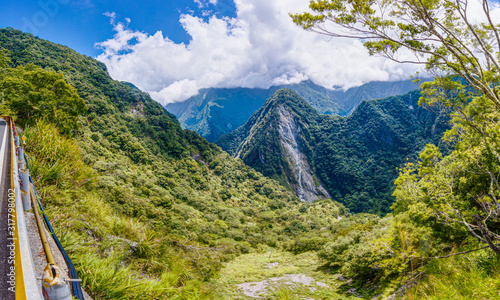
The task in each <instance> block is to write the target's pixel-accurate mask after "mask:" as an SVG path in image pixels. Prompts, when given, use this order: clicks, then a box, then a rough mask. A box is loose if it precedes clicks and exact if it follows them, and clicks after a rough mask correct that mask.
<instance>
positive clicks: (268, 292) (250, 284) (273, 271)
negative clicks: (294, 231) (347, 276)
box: [215, 248, 358, 299]
mask: <svg viewBox="0 0 500 300" xmlns="http://www.w3.org/2000/svg"><path fill="white" fill-rule="evenodd" d="M320 265H321V264H320V262H319V260H318V257H317V255H316V253H314V252H306V253H302V254H299V255H294V254H292V253H290V252H283V251H280V250H277V249H272V248H265V249H263V250H261V251H260V252H254V253H249V254H244V255H241V256H239V257H237V258H236V259H234V260H232V261H230V262H228V263H226V264H225V266H224V268H223V269H222V270H221V271H220V277H219V278H218V279H217V280H216V282H215V284H216V286H218V291H217V296H218V298H219V299H358V298H357V297H355V296H354V295H353V296H345V295H342V294H340V292H338V291H339V288H340V287H341V286H343V285H344V286H345V285H346V282H345V281H342V280H340V279H339V277H338V275H335V274H332V273H331V272H330V271H331V270H329V269H328V268H322V267H320V268H318V266H320ZM340 278H341V277H340Z"/></svg>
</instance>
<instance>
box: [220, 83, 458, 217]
mask: <svg viewBox="0 0 500 300" xmlns="http://www.w3.org/2000/svg"><path fill="white" fill-rule="evenodd" d="M419 97H420V91H418V90H415V91H413V92H410V93H408V94H405V95H401V96H394V97H389V98H385V99H377V100H371V101H363V102H361V104H360V105H359V106H358V108H357V109H356V110H355V111H354V112H353V113H352V115H350V116H348V117H340V116H329V115H320V114H318V112H317V111H316V110H315V109H314V108H313V107H312V106H311V105H310V104H309V103H308V102H307V101H305V100H304V99H303V98H301V97H300V96H299V95H298V94H297V93H295V92H294V91H292V90H288V89H284V90H281V91H278V92H277V93H275V94H274V95H273V96H272V97H270V98H269V99H268V100H267V102H266V103H265V104H264V105H263V106H262V107H261V108H260V109H259V110H258V111H256V112H255V113H254V114H253V115H252V116H251V117H250V119H249V120H248V121H247V123H245V124H244V125H243V126H241V127H239V128H238V129H236V130H234V131H233V132H232V133H230V134H228V135H225V136H222V137H221V138H220V139H219V141H218V142H217V144H218V145H219V146H221V147H222V149H224V150H226V151H227V152H228V153H230V154H232V155H237V157H239V158H241V159H242V160H243V161H244V162H245V163H246V164H247V165H249V166H251V167H253V168H255V169H256V170H257V171H259V172H261V173H262V174H264V175H266V176H269V177H271V178H274V179H276V180H278V181H280V182H281V183H282V184H283V185H285V186H286V185H287V184H289V185H293V182H291V179H290V178H291V175H290V174H291V172H297V170H295V169H294V168H296V167H295V166H291V165H290V164H289V163H288V159H287V154H286V153H285V152H284V151H283V148H284V147H283V146H282V143H283V141H282V138H281V136H280V132H279V128H280V122H282V121H281V120H280V116H279V112H278V110H279V107H280V106H286V107H288V108H289V109H290V111H291V112H293V118H294V120H295V122H297V123H298V124H299V126H300V130H299V132H297V135H298V139H299V144H300V145H299V146H300V151H301V152H303V153H304V154H305V155H306V157H307V158H308V161H309V163H310V164H311V167H312V168H313V170H314V173H315V175H316V177H317V178H318V181H319V182H321V183H322V184H323V186H324V187H325V188H326V190H327V191H328V192H329V194H330V196H331V197H332V199H334V200H336V201H339V202H341V203H342V204H344V205H345V206H346V207H347V208H349V210H350V211H352V212H370V213H379V214H380V213H381V214H385V213H388V212H390V206H391V205H392V203H393V202H394V197H393V196H392V193H393V191H394V180H395V179H396V178H397V177H398V170H397V168H399V167H402V166H403V165H404V163H405V162H406V161H412V162H415V161H417V159H418V154H419V152H421V151H422V150H423V148H424V146H425V144H426V143H434V144H436V145H438V146H440V147H441V148H442V150H443V151H445V152H446V151H448V149H449V148H450V146H451V144H447V143H444V142H441V137H442V135H443V133H444V131H445V130H446V129H447V128H449V125H448V121H449V118H448V117H447V115H446V114H445V113H444V112H440V111H438V112H437V113H432V112H430V111H427V110H425V109H423V108H421V107H419V106H418V99H419Z"/></svg>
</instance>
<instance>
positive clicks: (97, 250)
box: [24, 121, 211, 299]
mask: <svg viewBox="0 0 500 300" xmlns="http://www.w3.org/2000/svg"><path fill="white" fill-rule="evenodd" d="M24 134H25V135H26V136H27V137H28V144H27V147H26V149H27V153H28V155H29V162H30V170H31V174H32V176H33V178H34V180H35V183H36V185H37V187H38V189H39V192H40V194H41V195H42V198H43V201H44V202H45V204H46V205H45V206H46V210H47V213H48V215H49V218H50V219H51V222H52V223H53V225H54V228H55V231H56V233H57V234H58V236H59V238H60V240H61V243H62V244H63V246H64V247H65V249H66V251H67V252H68V254H69V256H70V258H71V259H72V260H73V263H74V264H75V267H76V268H77V271H78V275H79V277H80V278H81V279H82V285H83V287H84V288H85V289H86V291H87V292H88V293H89V294H90V295H91V296H92V297H93V298H94V299H206V298H209V297H210V295H211V293H210V292H206V291H203V288H202V283H201V282H200V281H199V280H198V279H197V278H196V276H195V274H193V271H192V270H191V269H190V267H189V264H188V263H187V259H186V258H183V257H181V256H180V255H179V254H178V253H176V252H175V251H174V250H172V248H171V247H169V246H168V241H167V237H168V235H167V234H166V233H161V232H155V231H153V230H152V229H151V228H150V227H149V224H148V223H147V220H146V221H141V220H140V219H137V218H132V217H129V216H125V215H122V214H120V213H119V212H117V211H115V209H114V208H113V207H112V206H111V204H110V203H109V202H108V201H106V197H107V196H109V195H108V194H107V193H108V191H106V190H103V189H100V190H99V189H98V188H96V187H95V186H94V185H93V179H94V175H93V171H92V169H91V168H90V167H88V166H87V165H85V163H84V162H83V161H82V159H81V154H80V149H79V147H78V143H77V141H75V140H74V139H71V138H68V137H64V136H61V135H60V134H59V132H58V131H57V128H56V127H55V126H54V125H52V124H50V123H47V122H45V121H39V122H38V123H37V124H36V126H33V127H29V128H27V129H26V131H25V132H24Z"/></svg>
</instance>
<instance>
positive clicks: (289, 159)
mask: <svg viewBox="0 0 500 300" xmlns="http://www.w3.org/2000/svg"><path fill="white" fill-rule="evenodd" d="M317 118H319V115H318V114H317V113H316V111H315V110H314V108H312V106H311V105H309V104H308V103H307V102H306V101H305V100H304V99H302V98H300V96H298V94H297V93H296V92H294V91H292V90H289V89H281V90H278V91H277V92H276V93H274V95H273V96H272V97H271V98H269V99H268V100H267V101H266V103H265V104H264V106H262V107H261V108H260V109H259V110H258V111H256V112H255V113H254V114H253V115H252V116H251V117H250V119H249V121H248V122H247V123H245V125H243V126H241V127H240V128H238V129H236V130H235V131H234V132H233V133H231V134H229V135H227V136H222V137H221V138H220V139H219V141H218V144H219V145H220V146H221V147H222V148H223V149H224V150H226V151H228V152H229V153H230V154H232V155H234V156H235V157H236V158H241V159H242V160H243V161H244V162H245V163H246V164H247V165H249V166H252V167H253V168H255V169H256V170H257V171H259V172H261V173H262V174H265V175H267V176H270V177H272V178H275V179H277V180H279V181H281V182H282V183H283V184H285V185H288V186H290V187H291V188H292V190H293V191H294V192H295V193H296V195H298V196H299V198H300V199H301V200H302V201H308V202H313V201H315V200H317V199H321V198H329V195H328V193H327V192H326V191H325V190H324V188H323V187H322V186H321V184H320V183H319V181H318V179H317V178H316V177H315V175H314V172H313V170H312V168H311V164H310V162H309V160H310V158H311V157H312V155H311V154H312V153H313V152H314V147H315V146H316V145H315V144H314V137H312V136H311V134H310V132H309V130H308V128H309V127H310V126H311V124H316V122H317V120H316V119H317Z"/></svg>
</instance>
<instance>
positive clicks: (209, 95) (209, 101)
mask: <svg viewBox="0 0 500 300" xmlns="http://www.w3.org/2000/svg"><path fill="white" fill-rule="evenodd" d="M281 88H289V89H291V90H294V91H296V92H297V93H298V94H299V95H300V96H301V97H302V98H304V99H305V100H306V101H307V102H309V104H311V105H312V107H314V108H315V109H316V110H317V111H318V113H319V114H327V115H340V116H348V115H350V114H351V113H352V112H353V111H354V109H356V107H357V106H358V105H359V104H360V103H361V101H362V100H371V99H376V98H385V97H389V96H395V95H402V94H405V93H407V92H409V91H411V90H414V89H416V88H418V85H417V84H416V83H414V82H412V81H411V80H407V81H397V82H369V83H366V84H364V85H362V86H359V87H353V88H350V89H348V90H343V89H335V90H330V89H326V88H324V87H322V86H319V85H317V84H315V83H313V82H312V81H310V80H307V81H303V82H300V83H297V84H290V85H281V86H272V87H270V88H269V89H257V88H254V89H250V88H208V89H202V90H200V92H199V93H198V94H197V95H196V96H193V97H191V98H189V99H187V100H186V101H184V102H178V103H171V104H167V105H166V106H165V108H166V109H167V110H168V111H170V112H171V113H173V114H174V115H175V116H176V117H177V118H178V120H179V122H180V123H181V125H182V127H183V128H187V129H190V130H194V131H196V132H198V133H199V134H200V135H201V136H202V137H204V138H206V139H207V140H208V141H210V142H216V141H217V139H218V138H219V137H220V136H221V135H224V134H228V133H230V132H231V131H233V130H234V129H236V128H237V127H239V126H241V125H243V123H245V122H246V121H247V120H248V118H249V117H250V116H251V115H252V114H253V113H254V112H255V111H256V110H257V109H259V108H260V107H261V106H262V105H264V103H265V101H266V99H268V98H269V97H270V96H271V95H273V94H274V93H275V92H276V91H277V90H279V89H281Z"/></svg>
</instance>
